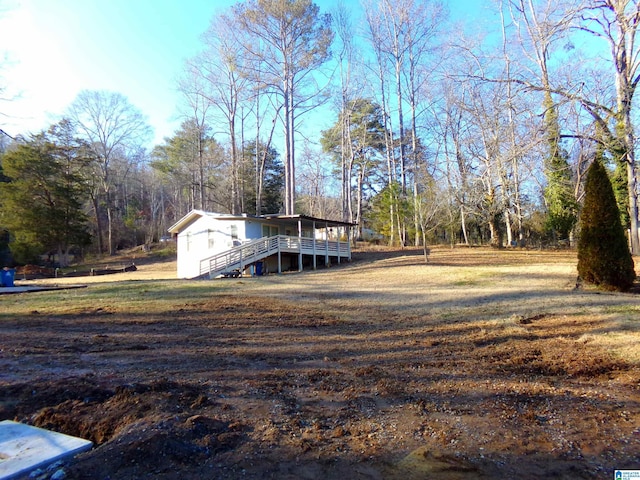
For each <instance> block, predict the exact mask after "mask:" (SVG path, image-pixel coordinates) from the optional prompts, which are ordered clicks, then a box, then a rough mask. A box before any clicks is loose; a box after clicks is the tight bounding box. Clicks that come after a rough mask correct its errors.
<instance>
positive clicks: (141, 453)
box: [0, 247, 640, 480]
mask: <svg viewBox="0 0 640 480" xmlns="http://www.w3.org/2000/svg"><path fill="white" fill-rule="evenodd" d="M169 265H170V264H169V263H167V264H164V265H163V266H162V267H161V268H157V267H154V266H153V265H141V268H140V269H139V270H138V272H133V273H126V274H118V275H111V276H108V277H94V278H92V279H91V280H92V281H94V282H97V283H93V284H91V285H90V286H89V287H88V288H87V289H83V290H69V291H59V292H51V293H40V294H32V295H27V296H23V297H22V298H21V299H16V298H0V302H2V307H3V312H4V313H3V314H2V315H0V334H2V339H3V344H2V347H3V350H2V356H0V372H4V373H2V374H0V397H1V398H3V399H5V400H4V401H3V402H4V403H3V402H0V413H2V412H3V411H4V414H5V415H8V416H11V417H15V418H18V419H32V421H34V420H33V419H36V420H35V421H36V423H37V424H39V425H42V426H55V427H57V428H60V429H67V430H68V433H72V434H73V433H82V432H89V433H91V435H94V436H95V437H94V438H95V440H96V441H97V442H98V444H99V446H98V448H96V449H95V450H94V451H92V452H90V453H88V454H85V455H84V456H83V457H81V458H80V459H79V461H78V463H77V464H76V465H75V466H72V467H69V471H68V473H69V477H68V478H87V475H93V476H95V475H97V473H96V472H98V473H99V474H100V476H101V477H102V478H106V477H111V478H119V479H124V480H129V479H133V478H141V476H143V475H146V474H148V473H149V472H151V474H152V475H153V477H154V478H165V479H173V478H220V479H237V478H244V479H246V478H254V479H262V478H274V479H276V478H277V479H293V478H296V479H298V478H311V479H313V478H318V479H320V478H322V479H341V478H344V477H345V476H348V477H353V478H366V479H381V478H385V479H402V480H411V479H416V480H417V479H424V478H430V479H436V480H453V479H471V478H473V479H477V478H523V479H534V478H535V479H538V478H610V477H611V474H612V472H613V469H614V468H620V469H623V468H637V465H635V464H634V462H635V461H636V459H637V458H640V430H638V425H640V354H639V353H638V348H637V345H638V341H639V340H640V324H639V322H638V320H637V318H638V317H639V315H638V313H640V302H639V301H638V300H639V297H638V296H637V295H634V294H619V293H602V292H598V291H595V290H589V289H582V288H579V289H577V288H576V283H575V279H576V271H575V265H576V258H575V253H573V252H539V251H521V250H505V251H495V250H491V249H482V248H472V249H448V248H442V247H438V248H434V249H432V253H431V256H430V261H429V263H428V264H425V263H424V259H423V257H422V252H421V251H420V250H411V249H408V250H404V251H389V250H386V249H377V250H375V251H369V252H356V254H355V255H354V261H353V262H352V263H351V264H347V265H340V266H334V267H332V268H330V269H326V270H318V271H315V272H312V271H305V272H303V273H300V274H299V273H295V274H286V275H272V276H267V277H259V278H241V279H226V280H218V281H183V280H175V279H171V278H172V276H173V271H171V270H170V269H169V268H167V267H169ZM154 272H156V273H154ZM78 280H79V279H74V282H75V283H77V281H78ZM9 297H16V296H9ZM34 392H35V393H34ZM87 398H89V399H90V400H88V401H86V400H85V399H87ZM3 409H4V410H3Z"/></svg>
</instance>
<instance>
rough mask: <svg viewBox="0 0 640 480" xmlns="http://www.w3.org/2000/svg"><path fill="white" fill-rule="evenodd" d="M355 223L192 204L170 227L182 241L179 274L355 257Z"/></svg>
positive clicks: (297, 266) (294, 266)
mask: <svg viewBox="0 0 640 480" xmlns="http://www.w3.org/2000/svg"><path fill="white" fill-rule="evenodd" d="M353 226H354V224H352V223H348V222H341V221H335V220H325V219H320V218H314V217H310V216H307V215H259V216H254V215H247V214H242V215H231V214H222V213H213V212H205V211H203V210H192V211H190V212H189V213H188V214H186V215H185V216H184V217H182V218H181V219H180V220H178V221H177V222H176V223H175V224H174V225H173V226H171V227H170V228H169V232H170V233H171V234H172V235H173V236H174V237H175V238H176V241H177V252H178V278H201V277H208V278H215V277H218V276H220V275H227V274H229V273H231V272H240V273H249V272H250V273H255V274H258V275H260V274H263V273H269V272H278V273H282V272H283V271H288V270H298V271H302V269H303V267H304V266H307V267H311V268H314V269H315V268H317V266H318V265H327V266H328V265H330V264H331V263H332V262H333V263H340V262H343V261H350V260H351V243H350V241H349V240H350V238H351V227H353Z"/></svg>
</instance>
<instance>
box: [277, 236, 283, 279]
mask: <svg viewBox="0 0 640 480" xmlns="http://www.w3.org/2000/svg"><path fill="white" fill-rule="evenodd" d="M278 274H282V251H281V250H280V236H279V235H278Z"/></svg>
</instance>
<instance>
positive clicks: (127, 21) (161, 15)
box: [0, 0, 484, 143]
mask: <svg viewBox="0 0 640 480" xmlns="http://www.w3.org/2000/svg"><path fill="white" fill-rule="evenodd" d="M352 1H353V4H356V2H357V0H352ZM352 1H349V0H346V2H345V3H346V4H347V5H350V4H352ZM483 1H484V0H456V1H450V2H448V3H450V4H451V8H452V10H455V11H454V12H453V13H454V14H456V15H460V16H462V17H465V16H469V18H473V15H475V14H477V12H478V7H479V5H480V4H482V3H483ZM234 3H236V0H0V61H2V63H3V66H2V67H0V85H4V86H5V87H6V88H7V90H6V91H5V93H4V94H3V96H4V97H11V101H2V100H0V128H1V129H3V130H5V131H6V132H7V133H9V134H11V135H17V134H20V133H21V134H28V133H35V132H38V131H40V130H42V129H46V128H47V127H48V126H49V125H51V124H52V123H54V122H56V121H57V120H58V119H59V118H60V116H61V115H62V114H63V113H64V112H65V109H66V108H67V107H68V106H69V104H70V103H71V102H72V101H73V99H74V98H75V97H76V95H77V94H78V92H79V91H81V90H83V89H89V90H109V91H114V92H119V93H122V94H123V95H125V96H126V97H127V98H128V99H129V101H130V102H131V103H132V104H133V105H134V106H136V107H137V108H138V109H139V110H140V111H141V112H142V113H143V114H144V115H146V116H147V117H148V120H149V123H150V124H151V125H152V126H153V128H154V130H155V136H154V143H161V142H162V139H163V138H164V137H166V136H170V135H172V134H173V132H174V131H175V129H176V128H177V126H178V125H179V124H180V118H179V112H178V110H177V104H178V102H179V94H178V92H177V88H176V82H177V78H178V77H179V76H180V73H181V70H182V67H183V65H184V61H185V60H186V59H187V58H189V57H191V56H193V55H194V54H195V53H196V52H197V51H198V50H199V49H200V45H201V44H200V35H201V34H202V33H203V32H204V31H205V30H206V28H207V26H208V25H209V21H210V19H211V18H212V16H213V15H214V14H216V13H218V12H222V11H224V10H226V9H227V8H228V7H229V6H230V5H232V4H234ZM316 3H317V4H318V5H319V6H320V7H321V10H322V11H323V12H326V11H329V9H331V8H332V7H333V6H334V5H335V4H336V3H337V0H322V1H317V2H316ZM474 12H475V13H474Z"/></svg>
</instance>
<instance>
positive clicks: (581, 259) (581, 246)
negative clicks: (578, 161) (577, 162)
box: [578, 158, 636, 291]
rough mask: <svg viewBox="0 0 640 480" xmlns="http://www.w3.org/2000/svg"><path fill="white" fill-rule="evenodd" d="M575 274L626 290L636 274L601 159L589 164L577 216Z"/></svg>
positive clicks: (586, 280)
mask: <svg viewBox="0 0 640 480" xmlns="http://www.w3.org/2000/svg"><path fill="white" fill-rule="evenodd" d="M578 274H579V276H580V278H581V279H582V280H584V281H585V282H589V283H592V284H594V285H598V286H599V287H601V288H604V289H606V290H619V291H626V290H628V289H629V288H630V287H631V285H632V284H633V281H634V280H635V277H636V274H635V270H634V265H633V258H632V257H631V252H630V251H629V246H628V243H627V238H626V236H625V233H624V229H623V227H622V224H621V223H620V213H619V211H618V206H617V204H616V198H615V195H614V193H613V188H612V186H611V181H610V180H609V176H608V174H607V171H606V169H605V168H604V166H603V165H602V162H601V161H600V159H598V158H597V159H596V160H595V161H594V162H593V164H591V166H590V167H589V170H588V172H587V180H586V184H585V200H584V205H583V208H582V214H581V216H580V239H579V240H578Z"/></svg>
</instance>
